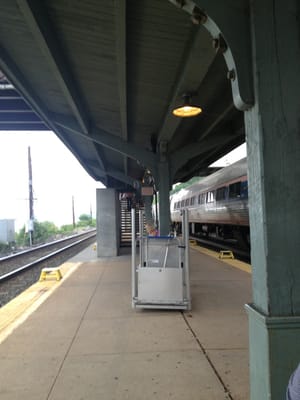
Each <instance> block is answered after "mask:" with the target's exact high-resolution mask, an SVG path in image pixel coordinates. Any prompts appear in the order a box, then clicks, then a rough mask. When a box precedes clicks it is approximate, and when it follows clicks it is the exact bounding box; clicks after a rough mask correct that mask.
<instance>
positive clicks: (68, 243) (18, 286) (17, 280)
mask: <svg viewBox="0 0 300 400" xmlns="http://www.w3.org/2000/svg"><path fill="white" fill-rule="evenodd" d="M95 238H96V230H93V231H88V232H85V233H81V234H78V235H73V236H69V237H68V238H65V239H61V240H57V241H55V242H51V243H48V244H44V245H42V246H38V247H35V248H32V249H30V250H27V251H23V252H20V253H16V254H13V255H10V256H7V257H3V258H0V306H1V307H2V306H3V305H4V304H6V303H8V302H9V301H10V300H12V299H13V298H14V297H16V296H17V295H18V294H20V293H21V292H23V291H24V290H26V289H27V288H28V287H29V286H31V285H32V284H33V283H35V282H36V281H38V279H39V277H40V273H41V270H42V268H44V267H45V266H47V267H56V266H58V265H60V264H62V263H63V262H64V261H66V260H67V259H69V258H71V257H72V256H74V255H75V254H77V253H79V252H80V251H81V250H83V249H84V248H86V247H87V246H89V245H90V244H92V243H93V242H94V241H95Z"/></svg>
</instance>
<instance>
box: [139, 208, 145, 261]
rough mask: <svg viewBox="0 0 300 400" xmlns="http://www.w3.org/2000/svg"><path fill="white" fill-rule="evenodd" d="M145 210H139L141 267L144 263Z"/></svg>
mask: <svg viewBox="0 0 300 400" xmlns="http://www.w3.org/2000/svg"><path fill="white" fill-rule="evenodd" d="M143 222H144V221H143V211H142V210H139V236H140V267H142V266H143V265H144V264H143V263H144V223H143Z"/></svg>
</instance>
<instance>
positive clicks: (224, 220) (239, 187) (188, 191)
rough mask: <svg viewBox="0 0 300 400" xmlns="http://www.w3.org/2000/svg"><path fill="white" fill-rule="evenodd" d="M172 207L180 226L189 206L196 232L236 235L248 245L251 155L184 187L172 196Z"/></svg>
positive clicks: (224, 236)
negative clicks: (249, 158) (183, 211)
mask: <svg viewBox="0 0 300 400" xmlns="http://www.w3.org/2000/svg"><path fill="white" fill-rule="evenodd" d="M170 207H171V219H172V222H173V223H174V224H175V225H176V226H177V227H179V230H180V225H179V224H180V221H181V217H180V213H181V210H182V209H188V212H189V222H190V231H191V234H192V235H194V236H197V235H198V236H213V237H217V238H223V239H236V240H237V241H238V242H239V244H241V245H242V247H245V246H247V247H248V246H249V245H250V233H249V210H248V180H247V159H246V158H244V159H242V160H240V161H238V162H236V163H234V164H232V165H230V166H228V167H225V168H223V169H221V170H219V171H217V172H215V173H214V174H212V175H209V176H208V177H206V178H203V179H202V180H199V182H198V183H194V184H193V185H191V186H189V187H187V188H185V189H181V190H180V191H179V192H177V193H175V194H173V195H172V196H171V199H170Z"/></svg>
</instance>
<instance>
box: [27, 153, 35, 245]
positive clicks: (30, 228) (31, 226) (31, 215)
mask: <svg viewBox="0 0 300 400" xmlns="http://www.w3.org/2000/svg"><path fill="white" fill-rule="evenodd" d="M28 176H29V179H28V183H29V221H28V233H29V244H30V246H32V242H33V230H34V212H33V201H34V199H33V186H32V165H31V153H30V146H28Z"/></svg>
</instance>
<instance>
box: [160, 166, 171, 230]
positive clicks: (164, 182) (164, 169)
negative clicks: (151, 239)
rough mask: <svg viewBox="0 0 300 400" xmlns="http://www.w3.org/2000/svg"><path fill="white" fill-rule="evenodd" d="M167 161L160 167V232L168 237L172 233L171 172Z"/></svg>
mask: <svg viewBox="0 0 300 400" xmlns="http://www.w3.org/2000/svg"><path fill="white" fill-rule="evenodd" d="M169 169H170V168H169V163H168V162H167V161H164V162H160V163H159V165H158V176H159V188H158V189H159V232H160V235H168V234H169V232H170V225H171V216H170V186H171V184H170V171H169Z"/></svg>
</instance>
